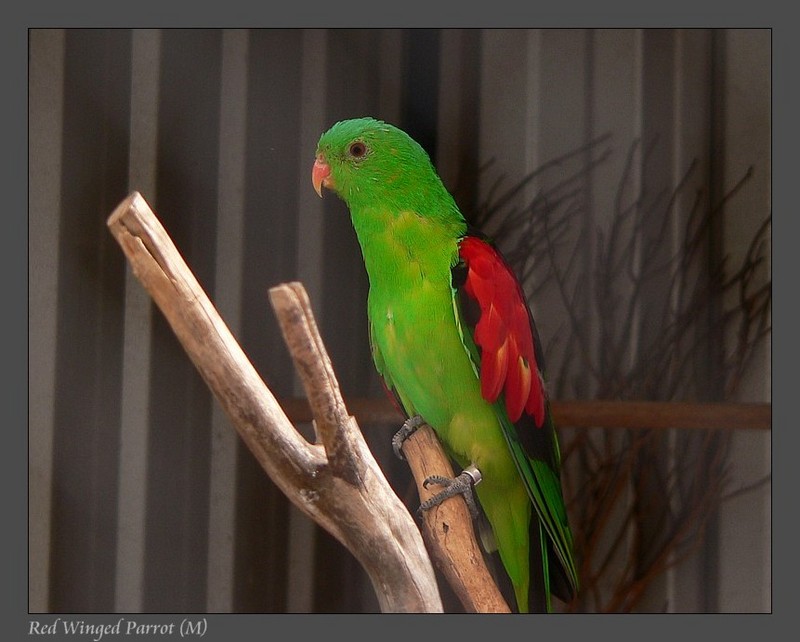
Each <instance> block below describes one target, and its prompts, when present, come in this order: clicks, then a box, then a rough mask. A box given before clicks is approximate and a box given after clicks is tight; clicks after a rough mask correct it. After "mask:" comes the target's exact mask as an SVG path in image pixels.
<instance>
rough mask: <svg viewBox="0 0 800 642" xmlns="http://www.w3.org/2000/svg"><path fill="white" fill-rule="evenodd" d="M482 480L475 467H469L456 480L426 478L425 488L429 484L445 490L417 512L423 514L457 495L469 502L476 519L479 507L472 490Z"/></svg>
mask: <svg viewBox="0 0 800 642" xmlns="http://www.w3.org/2000/svg"><path fill="white" fill-rule="evenodd" d="M481 478H482V477H481V471H479V470H478V469H477V468H475V466H467V467H466V468H465V469H464V470H463V471H462V472H461V474H460V475H459V476H458V477H455V478H454V479H451V478H449V477H442V476H441V475H432V476H430V477H428V478H426V479H425V481H424V482H422V485H423V486H425V488H427V487H428V485H429V484H437V485H439V486H444V487H445V488H444V490H443V491H441V492H439V493H437V494H436V495H434V496H433V497H431V498H430V499H428V500H426V501H424V502H422V504H420V507H419V509H417V512H418V513H419V514H422V513H423V512H424V511H426V510H430V509H431V508H433V507H434V506H438V505H439V504H441V503H442V502H443V501H444V500H445V499H448V498H450V497H453V496H455V495H464V501H466V502H467V507H468V508H469V512H470V515H472V519H476V518H477V517H478V505H477V504H476V503H475V495H474V493H473V492H472V488H473V487H474V486H476V485H477V484H478V483H479V482H480V481H481Z"/></svg>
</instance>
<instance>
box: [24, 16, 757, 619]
mask: <svg viewBox="0 0 800 642" xmlns="http://www.w3.org/2000/svg"><path fill="white" fill-rule="evenodd" d="M770 46H771V44H770V33H769V31H767V30H742V31H735V30H734V31H728V30H725V31H709V30H668V29H665V30H638V29H627V30H586V29H577V30H559V29H548V30H478V29H474V30H435V29H430V30H323V29H318V30H200V29H196V30H172V29H170V30H125V29H115V30H101V29H98V30H71V29H70V30H58V29H52V30H32V31H31V32H30V68H29V72H30V83H29V88H30V89H29V91H30V99H29V127H30V351H29V352H30V373H31V374H30V384H29V390H30V399H31V400H32V401H31V404H30V409H29V410H30V427H29V430H30V459H29V464H30V478H29V488H30V504H29V506H30V524H29V533H30V536H29V542H30V589H29V599H30V610H31V611H33V612H44V611H58V612H83V613H91V612H109V611H127V612H139V611H144V612H203V611H212V612H231V611H233V612H283V611H292V612H310V611H319V612H361V611H374V610H377V601H376V600H375V598H374V596H373V595H372V589H371V587H370V584H369V581H368V580H367V578H366V576H365V574H364V573H363V571H361V569H360V568H359V566H358V564H357V563H356V562H355V560H354V559H353V558H352V557H351V556H350V555H349V554H347V553H346V552H345V551H344V550H343V549H342V548H341V547H340V546H339V545H338V543H336V542H335V541H334V540H333V539H332V538H330V537H329V536H328V535H327V534H326V533H324V532H323V531H320V530H319V529H317V528H316V527H315V526H313V525H312V524H311V523H310V522H309V521H308V520H307V519H306V518H305V517H303V516H302V515H300V514H299V513H298V512H297V511H295V509H294V508H293V507H291V506H290V505H289V504H288V502H287V501H286V499H285V498H284V497H283V495H282V494H281V493H280V492H279V491H278V490H277V489H276V488H275V487H274V486H273V484H272V483H271V482H270V481H269V479H268V478H267V477H266V476H265V475H264V474H263V472H262V471H261V469H260V468H259V467H258V465H257V464H256V463H255V460H254V459H253V458H252V457H251V456H250V454H249V452H248V451H247V450H246V449H245V448H244V447H243V446H242V445H241V444H240V443H239V442H238V439H237V437H236V436H235V433H234V431H233V430H232V428H231V427H230V426H229V425H228V423H227V419H226V418H225V417H224V416H223V415H222V413H221V412H220V410H219V408H218V407H217V406H216V405H215V403H214V401H213V399H212V397H211V396H210V394H209V392H208V390H207V389H206V387H205V384H204V383H203V381H202V380H201V379H200V377H199V376H198V375H197V373H196V372H195V371H194V369H193V366H192V365H191V364H190V363H189V361H188V360H187V359H186V358H185V356H184V353H183V352H182V349H181V348H180V346H179V345H178V343H177V341H176V340H175V339H174V337H173V336H172V334H171V331H170V329H169V327H168V326H167V324H166V323H165V321H164V320H163V319H162V317H161V316H160V313H159V312H158V311H157V310H155V309H153V307H152V306H151V304H150V301H149V299H148V297H147V296H146V294H145V293H144V292H143V290H142V288H141V287H140V286H139V284H138V282H137V281H136V280H135V279H134V278H133V277H132V275H131V274H130V273H129V271H128V269H127V267H126V264H125V261H124V258H123V255H122V253H121V251H120V250H119V248H118V247H117V246H116V244H115V241H114V240H113V239H112V237H111V235H110V234H109V233H108V231H107V229H106V226H105V220H106V217H107V216H108V214H110V212H111V211H112V210H113V208H114V207H115V206H116V204H117V203H118V202H119V201H120V200H122V198H124V197H125V196H126V195H127V194H128V192H129V191H131V190H133V189H136V190H139V191H140V192H142V194H143V195H144V196H145V198H146V199H147V200H148V202H149V203H150V204H151V205H152V206H153V207H154V209H155V211H156V212H157V213H158V214H159V217H160V218H161V220H162V221H163V223H164V225H165V227H166V228H167V230H168V231H169V233H170V234H171V236H172V238H173V239H174V240H175V242H176V244H177V246H178V247H179V248H180V250H181V251H182V253H183V254H184V256H185V258H186V259H187V261H188V263H189V265H190V266H191V267H192V269H193V270H194V272H195V274H196V275H197V276H198V278H199V280H200V282H201V284H202V285H203V286H204V287H205V288H206V290H207V291H208V292H209V293H210V294H211V295H212V299H213V300H214V301H215V303H216V304H217V306H218V308H219V309H220V311H221V313H222V315H223V317H224V318H225V319H226V321H227V322H228V324H229V325H230V327H231V329H232V330H233V332H234V335H235V336H236V337H237V338H238V339H239V341H240V343H241V344H242V346H243V347H244V349H245V351H246V352H247V354H248V355H249V357H250V358H251V360H252V361H253V363H254V365H255V366H256V368H257V369H258V370H259V372H260V373H261V375H262V376H263V377H264V379H265V381H266V382H267V384H268V385H269V386H270V387H271V388H272V389H273V391H274V392H275V393H276V394H277V395H278V396H293V395H298V394H300V393H301V389H300V388H299V387H298V383H297V381H296V378H295V375H294V373H293V369H292V365H291V361H290V359H289V358H288V355H287V352H286V350H285V348H284V346H283V343H282V340H281V339H280V334H279V332H278V329H277V325H276V323H275V321H274V318H273V316H272V313H271V309H270V308H269V304H268V301H267V290H268V288H269V287H271V286H273V285H275V284H277V283H279V282H282V281H287V280H297V279H299V280H301V281H303V282H304V284H305V286H306V288H307V289H308V290H309V293H310V295H311V298H312V302H313V304H314V308H315V312H316V314H317V317H318V322H319V324H320V328H321V331H322V334H323V337H324V338H325V340H326V342H327V346H328V349H329V351H330V353H331V356H332V359H333V362H334V364H335V367H336V370H337V373H338V375H339V377H340V382H341V385H342V388H343V391H344V393H345V395H346V396H347V395H353V396H370V395H379V394H380V391H379V384H378V381H377V378H376V376H375V374H374V372H373V369H372V365H371V361H370V358H369V351H368V346H367V339H366V337H367V329H366V318H365V313H364V300H365V296H366V288H367V284H366V278H365V274H364V270H363V266H362V264H361V257H360V252H359V249H358V246H357V243H356V240H355V236H354V234H353V233H352V230H351V227H350V222H349V219H348V217H347V216H346V213H345V211H344V209H343V206H342V204H341V203H340V202H338V201H337V200H336V199H333V198H326V199H324V200H323V201H320V200H319V199H318V198H317V197H316V195H315V194H314V193H313V191H312V189H311V185H310V167H311V163H312V161H313V154H314V149H315V145H316V140H317V138H318V137H319V135H320V133H321V132H322V131H324V130H325V129H326V128H327V127H328V126H329V125H330V124H332V123H333V122H335V121H336V120H339V119H341V118H346V117H351V116H355V115H364V114H371V115H374V116H376V117H380V118H383V119H385V120H389V121H391V122H394V123H396V124H398V125H400V126H402V127H403V128H405V129H406V130H407V131H409V133H411V134H412V135H413V136H414V137H415V138H417V140H419V141H420V142H421V143H422V144H423V145H424V146H425V147H426V148H427V149H428V150H429V151H430V152H431V155H432V157H433V158H434V160H435V162H436V164H437V165H438V167H439V169H440V173H441V175H442V177H443V179H444V181H445V183H446V184H447V185H448V186H449V187H450V188H451V189H452V190H453V191H454V192H455V193H456V194H457V195H458V199H459V202H461V203H462V204H463V205H464V207H465V209H470V208H477V206H478V204H479V203H481V202H483V201H484V200H485V199H486V198H487V196H488V194H489V193H490V191H491V188H492V184H493V183H494V181H496V180H497V178H498V177H499V176H502V175H506V176H508V177H511V178H514V177H521V176H524V175H525V174H526V173H528V172H531V171H533V170H534V169H536V168H537V167H539V166H541V165H542V164H543V163H546V162H548V161H550V160H552V159H554V158H558V157H560V156H563V155H564V154H567V153H569V152H572V151H574V150H576V149H581V148H583V149H584V152H583V153H582V154H577V155H573V156H571V157H570V159H568V160H565V161H563V163H562V165H561V167H563V171H564V173H565V174H568V173H569V172H570V171H572V166H571V165H570V163H573V164H575V163H577V164H579V165H580V164H586V163H592V162H594V161H597V160H598V159H597V158H595V157H594V156H593V155H598V154H599V153H600V152H599V151H598V148H597V147H595V146H591V145H589V143H590V142H591V141H594V140H597V139H598V138H599V137H602V136H604V135H607V134H608V135H610V138H608V139H607V140H609V141H610V142H609V143H608V148H607V149H606V151H607V152H608V155H607V156H603V158H602V163H598V165H597V167H596V170H595V171H593V172H592V173H591V174H587V175H586V178H585V180H584V184H583V186H582V187H583V189H585V193H587V194H589V195H590V197H589V198H588V199H587V202H586V203H585V204H584V205H585V207H583V209H582V210H581V216H580V217H579V218H576V220H575V222H574V224H573V225H572V226H571V227H572V233H574V234H576V235H581V234H583V236H582V237H581V238H584V239H585V241H584V242H583V244H582V245H581V247H582V248H583V249H582V251H581V256H579V257H578V260H579V261H585V262H588V263H587V264H589V263H591V261H592V260H593V252H594V251H595V245H594V242H593V241H592V234H593V233H595V232H596V230H603V229H604V227H606V226H608V225H609V224H610V218H609V217H610V212H612V211H613V205H614V199H615V198H616V197H617V195H618V184H617V183H618V181H619V176H620V175H621V174H623V173H624V171H625V167H626V162H627V152H628V149H629V148H630V146H631V145H632V144H633V142H634V141H635V140H638V139H641V140H642V141H648V140H652V139H654V138H657V140H658V145H656V146H654V148H653V149H654V152H653V155H651V156H649V157H648V159H647V161H646V162H645V161H641V162H639V163H638V164H637V166H636V167H635V168H634V170H633V171H632V172H631V173H630V177H631V180H632V181H633V182H634V183H635V187H636V188H637V189H640V190H641V189H642V186H643V185H647V186H652V188H653V189H654V190H658V189H660V188H661V187H662V186H665V185H669V184H674V183H675V182H677V181H678V180H679V179H680V177H681V175H682V174H683V172H684V171H685V168H686V166H687V165H688V164H689V163H690V162H691V160H692V159H698V160H699V163H700V170H699V172H698V176H699V177H700V178H699V179H698V180H700V181H701V182H702V183H703V184H705V185H707V186H711V187H710V188H711V189H717V190H718V191H719V190H723V191H724V189H726V188H727V187H729V186H730V185H731V184H732V183H733V182H735V180H736V178H737V177H738V176H740V175H741V172H742V171H743V170H744V169H746V167H748V166H750V165H753V166H754V167H755V168H756V169H755V172H754V178H753V181H752V185H751V189H750V190H749V194H750V196H749V197H748V198H749V200H748V201H746V202H744V203H741V202H739V203H737V204H736V205H734V206H732V207H734V209H735V211H733V212H732V213H731V214H730V215H729V217H728V218H727V219H726V220H727V221H729V222H730V223H729V224H728V226H727V227H726V229H725V230H724V231H722V232H721V238H720V239H719V241H720V242H721V243H723V245H724V250H725V251H726V252H729V253H732V255H733V256H734V258H736V257H741V256H742V255H743V254H744V252H746V245H747V242H748V241H749V238H750V236H751V235H752V233H753V230H754V229H755V228H756V227H757V225H758V224H759V223H760V221H761V220H762V219H763V217H764V215H765V214H767V213H768V212H769V207H770V205H769V194H770V167H769V161H770V145H769V137H770V120H769V116H770V91H771V87H770V76H769V73H770ZM489 159H493V163H492V164H491V165H489V167H488V168H483V169H481V168H482V167H483V166H484V164H485V163H486V162H487V161H488V160H489ZM556 180H557V175H556V174H553V173H552V172H550V173H549V174H548V175H547V177H544V176H543V177H542V178H541V180H539V182H537V183H536V184H532V185H531V187H530V190H529V191H528V192H524V193H523V194H522V196H521V198H523V197H525V195H526V194H527V195H528V197H529V196H530V193H532V192H531V191H535V190H546V189H547V187H548V181H556ZM679 225H681V221H680V220H675V221H674V222H672V223H671V227H668V228H667V233H666V236H665V237H664V246H665V248H667V249H668V248H669V247H671V246H670V243H672V244H673V245H674V244H675V243H676V242H677V241H675V238H674V237H675V234H671V233H670V232H669V229H675V228H676V227H677V226H679ZM659 229H660V228H659ZM489 231H491V230H489ZM652 293H653V294H652V295H651V296H650V298H651V299H653V301H657V300H658V298H659V296H660V295H659V294H658V293H659V289H658V288H657V287H656V286H655V285H654V286H653V290H652ZM592 295H593V293H592V292H586V293H585V296H586V297H587V300H588V298H590V297H591V296H592ZM554 297H556V294H555V293H554V292H553V291H551V290H548V289H546V288H545V289H543V290H542V291H541V293H540V295H538V296H537V299H536V301H535V303H534V305H535V307H534V311H535V312H536V314H537V321H538V324H539V329H540V332H541V334H542V338H543V340H544V343H545V347H546V349H547V350H548V352H549V353H550V354H549V359H550V362H551V364H555V365H551V368H553V369H554V370H557V369H558V368H559V363H560V362H561V360H562V359H563V355H562V354H560V352H559V345H560V344H559V343H558V341H556V339H555V338H556V336H557V334H558V329H559V327H560V326H561V325H563V319H562V318H558V317H557V315H548V313H547V310H548V309H550V308H551V305H550V304H551V303H553V304H554V303H555V300H554ZM654 304H655V303H654ZM557 307H558V306H556V305H552V308H553V309H555V308H557ZM589 323H591V321H589ZM640 327H641V330H640V332H642V333H644V335H643V336H644V338H646V333H647V328H646V325H645V326H640ZM641 340H644V339H643V337H642V336H638V335H637V336H632V337H631V341H633V342H636V341H641ZM548 344H552V345H551V346H549V345H548ZM769 369H770V363H769V350H768V349H765V350H764V352H763V353H762V355H761V356H760V357H759V359H758V360H757V361H756V363H755V368H754V370H753V374H752V377H751V378H750V379H749V381H748V382H747V385H746V386H745V388H744V395H745V396H746V398H748V399H751V400H768V399H769V395H770V388H769ZM574 374H575V376H579V374H580V373H574ZM594 392H596V391H594V390H589V389H587V390H584V391H583V394H585V395H591V394H593V393H594ZM34 400H35V402H34ZM364 428H365V433H366V435H367V439H368V442H369V443H370V445H371V447H372V448H373V450H374V451H375V452H376V456H377V457H378V458H379V460H380V461H382V462H385V465H386V467H387V469H388V471H389V475H390V477H391V478H392V479H394V480H396V481H397V484H398V488H399V489H400V490H401V491H402V489H403V488H404V484H406V482H407V479H408V475H407V472H406V471H405V470H404V467H403V465H402V464H401V463H400V462H397V461H395V460H394V459H393V457H392V455H391V453H390V448H389V436H390V434H391V429H389V428H387V427H385V426H384V427H379V426H364ZM732 465H733V469H734V471H735V474H734V485H746V484H748V483H749V482H750V481H752V480H753V479H757V478H759V477H761V476H763V475H765V474H768V473H769V471H770V443H769V437H768V436H763V435H752V434H742V435H737V436H736V440H735V447H734V452H733V459H732ZM769 496H770V495H769V487H768V486H767V487H764V488H762V489H760V490H758V491H756V492H753V493H749V494H745V495H742V496H741V497H738V498H737V499H735V500H733V501H731V502H729V503H727V504H726V505H725V506H724V507H723V510H722V511H721V513H720V517H719V521H718V528H717V529H716V531H715V535H714V537H715V539H714V540H713V541H711V542H709V544H708V545H707V548H708V549H709V550H713V551H716V553H715V554H714V555H712V556H710V557H711V558H713V559H714V560H715V561H714V562H713V563H709V562H708V559H710V557H709V555H705V556H700V561H699V562H698V561H697V560H695V561H693V562H692V563H691V564H687V565H684V566H683V567H681V568H679V569H678V570H677V571H673V572H671V573H670V574H669V576H668V577H667V579H666V581H665V582H663V583H662V584H661V585H660V589H659V591H660V593H659V594H658V595H655V596H653V597H652V599H651V600H650V601H648V602H647V603H646V604H645V607H644V608H645V609H656V610H661V609H662V608H666V609H668V610H672V611H702V610H720V611H768V610H770V609H771V596H770V581H771V574H770V530H769V528H770V508H769ZM745 515H746V518H745V517H743V516H745ZM743 578H747V581H743ZM710 596H711V597H710ZM446 599H447V601H448V604H450V605H453V604H455V603H454V601H453V600H452V599H451V598H450V596H446ZM665 604H666V606H664V605H665ZM453 608H457V607H456V606H454V607H453Z"/></svg>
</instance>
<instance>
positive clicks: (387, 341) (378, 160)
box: [312, 118, 578, 612]
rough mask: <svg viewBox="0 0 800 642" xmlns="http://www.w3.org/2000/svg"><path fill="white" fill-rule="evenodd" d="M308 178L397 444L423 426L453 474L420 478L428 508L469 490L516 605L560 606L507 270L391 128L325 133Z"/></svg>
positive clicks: (416, 149)
mask: <svg viewBox="0 0 800 642" xmlns="http://www.w3.org/2000/svg"><path fill="white" fill-rule="evenodd" d="M312 182H313V186H314V189H315V190H316V191H317V193H318V194H319V195H320V196H322V188H323V187H325V188H328V189H330V190H332V191H334V192H335V193H336V194H337V195H338V196H339V197H340V198H341V199H342V200H343V201H344V202H345V204H346V205H347V207H348V209H349V210H350V217H351V220H352V224H353V227H354V228H355V232H356V235H357V237H358V241H359V244H360V246H361V252H362V255H363V258H364V263H365V266H366V270H367V275H368V277H369V296H368V302H367V311H368V319H369V328H370V346H371V350H372V357H373V359H374V362H375V366H376V368H377V370H378V372H379V373H380V375H381V377H382V378H383V381H384V383H385V384H386V387H387V389H388V390H389V391H391V393H392V394H393V395H394V397H395V398H396V399H397V401H398V402H399V405H400V406H401V407H402V409H403V410H404V412H405V414H406V416H407V417H408V418H409V419H408V421H406V423H405V424H404V427H403V429H402V430H401V432H400V433H399V436H400V438H402V436H405V435H407V434H408V433H409V432H411V431H413V430H414V429H415V428H416V427H418V426H419V425H420V423H421V422H423V421H424V422H425V423H427V424H428V425H430V426H431V427H432V428H433V430H434V431H435V432H436V434H437V436H438V437H439V439H440V441H441V442H442V444H443V445H444V447H445V449H446V450H447V452H448V453H449V455H450V456H451V457H452V458H453V459H454V461H456V462H457V463H458V465H460V466H461V467H462V469H464V472H463V473H462V474H461V475H459V476H458V477H457V478H456V479H455V480H449V479H442V478H435V479H433V478H431V479H429V480H427V481H428V482H430V483H435V484H441V485H443V486H445V489H444V490H443V491H441V492H440V493H439V494H438V495H436V496H435V497H434V498H433V500H432V503H438V502H440V501H442V500H443V499H445V498H446V497H449V496H452V495H453V494H456V493H464V494H465V497H466V498H467V499H468V503H469V502H471V501H472V497H471V496H472V488H473V486H474V492H475V494H476V495H477V500H478V503H479V504H480V507H481V509H482V510H483V513H484V514H485V516H486V519H487V520H488V522H489V524H490V525H491V530H492V535H493V539H494V542H495V544H496V546H497V550H498V552H499V556H500V559H501V561H502V565H503V567H504V568H505V571H506V573H507V574H508V577H509V578H510V580H511V584H512V586H513V590H514V595H515V598H516V603H517V608H518V610H519V611H520V612H527V611H529V610H546V611H550V610H551V608H552V603H551V595H556V596H557V597H559V598H561V599H562V600H564V601H570V600H571V599H572V598H573V597H574V596H575V594H576V592H577V589H578V579H577V571H576V568H575V561H574V556H573V539H572V533H571V531H570V528H569V524H568V521H567V513H566V509H565V506H564V500H563V496H562V491H561V482H560V467H561V462H560V454H559V449H558V442H557V437H556V433H555V429H554V425H553V419H552V415H551V412H550V407H549V402H548V399H547V396H546V392H545V388H544V382H543V379H542V352H541V346H540V343H539V340H538V336H537V333H536V328H535V326H534V323H533V318H532V316H531V313H530V311H529V309H528V306H527V304H526V303H525V298H524V295H523V293H522V289H521V287H520V285H519V282H518V280H517V279H516V277H515V276H514V274H513V272H512V270H511V269H510V267H509V266H508V264H507V263H506V262H505V261H504V259H503V258H502V257H501V255H500V253H499V252H498V251H497V249H496V248H495V247H494V246H493V245H492V244H491V243H490V242H489V241H488V239H486V238H484V237H483V236H481V235H479V234H477V233H473V232H470V231H468V227H467V223H466V222H465V220H464V217H463V216H462V214H461V212H460V211H459V208H458V206H457V205H456V203H455V201H454V200H453V198H452V196H451V195H450V194H449V193H448V191H447V190H446V189H445V187H444V185H443V184H442V181H441V179H440V178H439V176H438V175H437V173H436V170H435V169H434V167H433V165H432V163H431V161H430V158H429V157H428V155H427V153H426V152H425V150H424V149H423V148H422V147H421V146H420V145H419V144H418V143H417V142H416V141H414V140H413V139H412V138H411V137H410V136H408V134H406V133H405V132H403V131H402V130H401V129H398V128H397V127H395V126H393V125H390V124H388V123H385V122H382V121H379V120H375V119H373V118H357V119H352V120H345V121H341V122H338V123H336V124H335V125H333V127H331V128H330V129H329V130H328V131H327V132H325V133H324V134H323V135H322V136H321V137H320V139H319V144H318V146H317V150H316V159H315V162H314V166H313V170H312ZM478 482H479V483H478ZM429 502H431V500H429ZM429 502H426V504H427V505H426V504H423V506H422V507H421V508H423V509H425V508H429V507H430V505H431V504H430V503H429ZM471 508H472V509H473V511H474V510H475V507H474V503H472V504H471ZM473 516H475V513H474V512H473Z"/></svg>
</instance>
